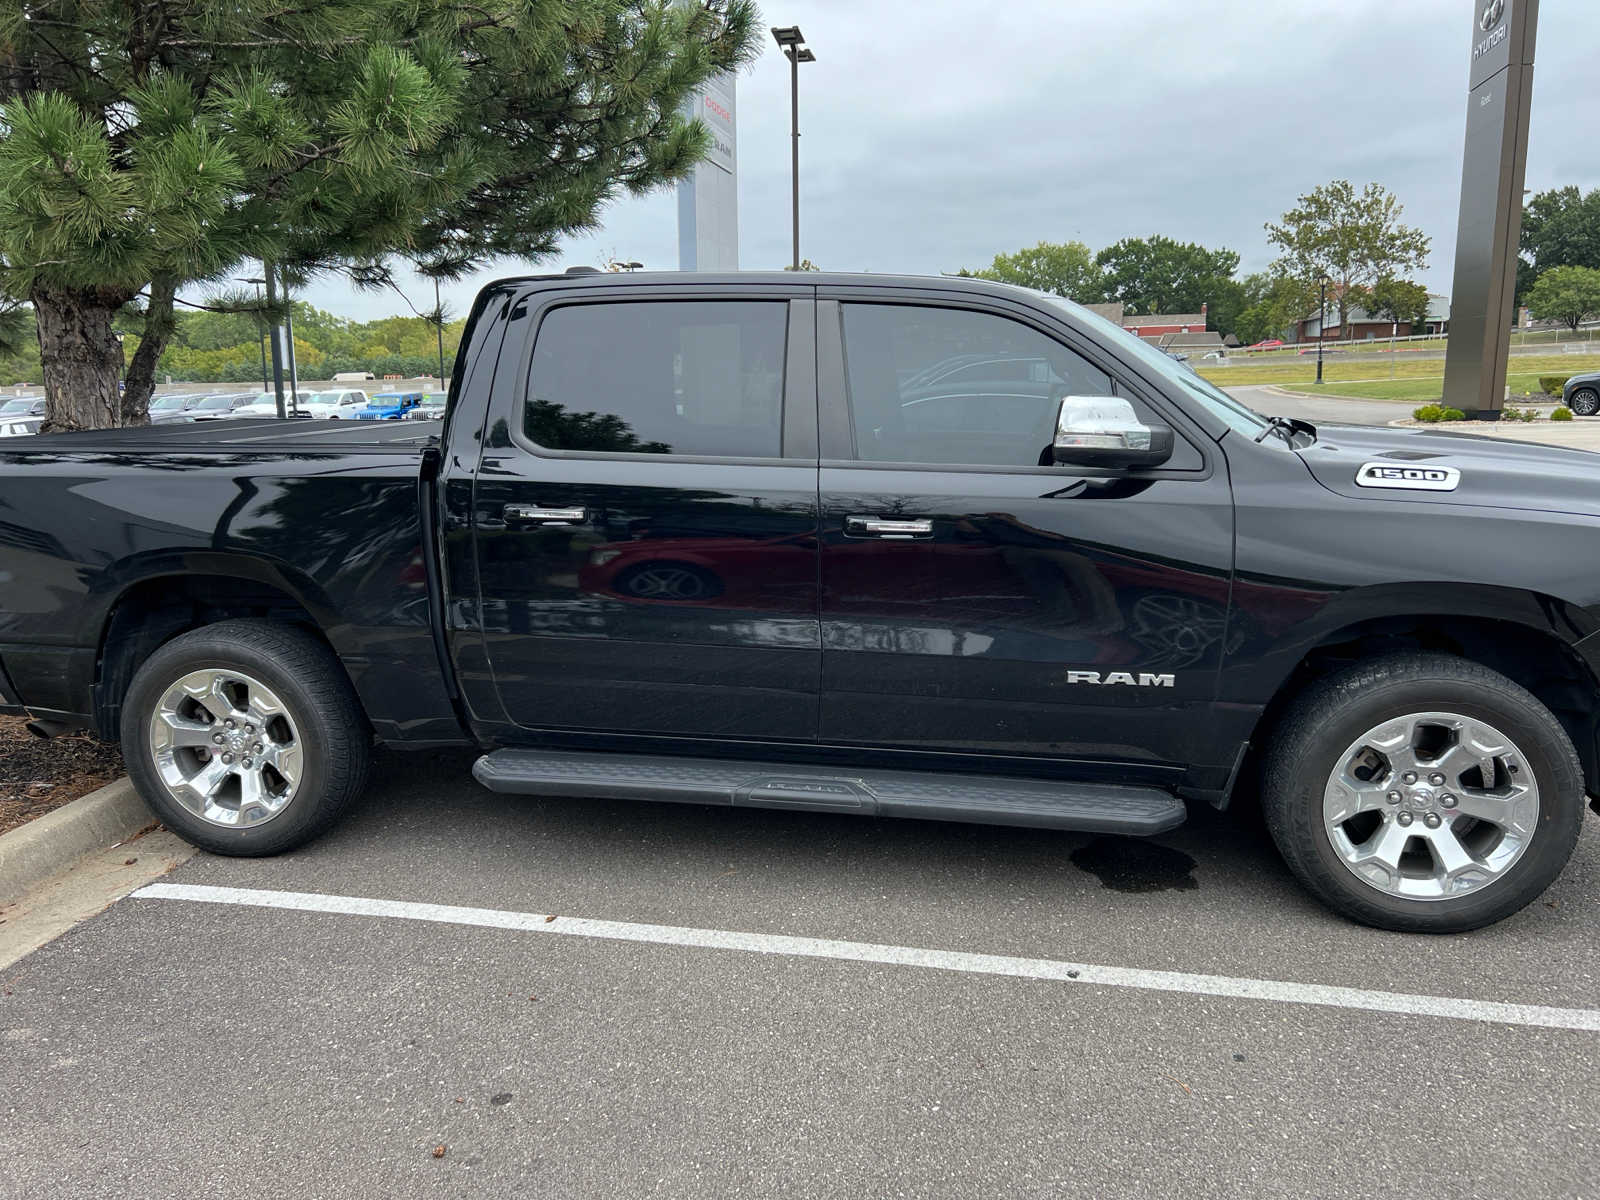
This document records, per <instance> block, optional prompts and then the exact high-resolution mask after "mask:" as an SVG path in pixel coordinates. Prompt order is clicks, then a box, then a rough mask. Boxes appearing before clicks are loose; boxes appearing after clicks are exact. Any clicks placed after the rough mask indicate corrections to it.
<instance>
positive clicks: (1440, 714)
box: [1262, 654, 1584, 933]
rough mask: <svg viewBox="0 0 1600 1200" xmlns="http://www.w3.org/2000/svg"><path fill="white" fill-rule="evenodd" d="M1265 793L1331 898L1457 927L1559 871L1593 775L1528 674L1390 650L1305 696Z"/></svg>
mask: <svg viewBox="0 0 1600 1200" xmlns="http://www.w3.org/2000/svg"><path fill="white" fill-rule="evenodd" d="M1262 805H1263V809H1264V812H1265V816H1266V819H1267V826H1268V828H1269V830H1270V831H1271V833H1272V837H1273V840H1274V841H1275V842H1276V843H1277V845H1278V849H1279V851H1280V852H1281V853H1282V854H1283V857H1284V861H1285V862H1287V863H1288V865H1289V868H1290V869H1291V870H1292V871H1293V872H1294V873H1295V875H1296V876H1297V877H1298V878H1299V879H1300V881H1301V882H1302V883H1303V884H1305V886H1306V887H1307V888H1309V889H1310V890H1311V891H1312V892H1313V893H1315V894H1316V895H1317V896H1318V897H1320V898H1321V899H1322V900H1323V901H1324V902H1325V903H1326V904H1328V905H1329V907H1331V908H1333V909H1335V910H1336V911H1338V912H1340V913H1343V914H1344V915H1345V916H1348V917H1351V918H1353V919H1354V920H1357V921H1360V922H1363V923H1364V924H1367V925H1374V926H1377V927H1379V928H1381V929H1394V930H1399V931H1402V932H1412V933H1460V932H1463V931H1465V930H1469V929H1477V928H1479V927H1481V926H1484V925H1490V924H1493V923H1494V922H1495V921H1499V920H1501V919H1502V918H1504V917H1508V916H1510V915H1511V914H1512V913H1514V912H1517V911H1519V910H1520V909H1522V908H1524V907H1525V906H1527V905H1528V904H1530V903H1532V901H1533V900H1535V899H1536V898H1537V897H1538V896H1539V895H1540V894H1541V893H1543V892H1544V890H1545V889H1546V888H1547V887H1549V886H1550V884H1551V883H1552V882H1553V881H1554V880H1555V878H1556V876H1558V875H1559V874H1560V873H1561V870H1562V868H1563V867H1564V866H1565V865H1566V862H1567V859H1568V858H1569V857H1570V856H1571V854H1572V850H1573V847H1574V845H1576V843H1577V839H1578V829H1579V825H1580V824H1581V822H1582V819H1583V808H1584V778H1583V770H1582V767H1581V766H1580V764H1579V762H1578V757H1577V755H1576V754H1575V753H1574V752H1573V748H1572V743H1571V741H1570V739H1569V738H1568V737H1567V733H1566V731H1565V730H1564V729H1563V728H1562V726H1561V723H1560V722H1559V721H1558V720H1556V718H1555V717H1554V715H1552V714H1551V712H1550V710H1549V709H1547V708H1546V707H1545V706H1544V705H1543V704H1541V703H1540V702H1539V701H1538V700H1537V699H1536V698H1535V697H1534V696H1533V695H1532V694H1531V693H1529V692H1528V691H1527V690H1526V689H1524V688H1522V687H1519V686H1518V685H1517V684H1515V683H1513V682H1512V681H1511V680H1509V679H1507V678H1506V677H1505V676H1504V675H1501V674H1499V673H1498V672H1496V671H1492V670H1490V669H1489V668H1487V667H1484V666H1482V665H1480V664H1478V663H1474V662H1471V661H1468V660H1465V659H1460V658H1452V657H1447V656H1445V655H1437V654H1406V655H1392V656H1386V657H1384V658H1380V659H1375V660H1373V661H1371V662H1367V663H1362V664H1360V665H1357V666H1354V667H1351V668H1350V669H1348V670H1346V671H1343V672H1340V673H1339V674H1337V675H1333V676H1330V677H1329V678H1327V679H1324V680H1321V681H1319V682H1318V683H1316V684H1314V685H1312V686H1311V687H1310V688H1308V689H1307V690H1306V691H1305V692H1304V693H1303V694H1302V695H1301V696H1300V697H1298V698H1297V699H1296V700H1295V701H1294V703H1293V704H1292V705H1291V707H1290V709H1289V711H1288V713H1287V714H1286V716H1285V718H1284V720H1283V722H1282V724H1281V725H1280V726H1279V727H1278V730H1277V732H1276V735H1275V736H1274V738H1273V741H1272V745H1271V746H1270V747H1269V748H1268V751H1267V755H1266V762H1265V773H1264V779H1263V788H1262Z"/></svg>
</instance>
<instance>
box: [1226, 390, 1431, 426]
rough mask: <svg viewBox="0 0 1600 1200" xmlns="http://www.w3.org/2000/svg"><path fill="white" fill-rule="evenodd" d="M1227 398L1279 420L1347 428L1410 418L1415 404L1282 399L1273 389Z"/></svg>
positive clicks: (1241, 392) (1239, 392) (1237, 392)
mask: <svg viewBox="0 0 1600 1200" xmlns="http://www.w3.org/2000/svg"><path fill="white" fill-rule="evenodd" d="M1224 390H1225V391H1226V392H1227V393H1228V394H1229V395H1230V396H1234V397H1236V398H1238V400H1239V401H1240V402H1241V403H1243V404H1247V405H1249V406H1250V407H1251V408H1253V409H1255V410H1256V411H1257V412H1260V413H1267V414H1270V415H1273V416H1280V417H1300V418H1301V419H1303V420H1306V421H1312V422H1315V423H1318V424H1320V423H1322V422H1324V421H1330V422H1342V423H1344V424H1348V425H1387V424H1388V423H1389V422H1390V421H1395V420H1399V419H1400V418H1402V417H1409V416H1410V415H1411V410H1412V409H1414V408H1415V407H1416V405H1414V404H1400V403H1395V402H1394V401H1390V400H1354V399H1345V398H1343V397H1340V396H1296V395H1285V394H1283V393H1281V392H1279V391H1277V390H1276V389H1275V388H1272V387H1231V388H1226V389H1224Z"/></svg>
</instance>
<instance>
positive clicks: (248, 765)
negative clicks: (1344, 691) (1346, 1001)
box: [244, 758, 1439, 824]
mask: <svg viewBox="0 0 1600 1200" xmlns="http://www.w3.org/2000/svg"><path fill="white" fill-rule="evenodd" d="M244 765H245V766H247V767H253V766H255V763H253V762H251V761H250V760H249V759H248V758H247V759H245V760H244ZM1433 820H1434V824H1438V822H1439V818H1438V817H1434V819H1433Z"/></svg>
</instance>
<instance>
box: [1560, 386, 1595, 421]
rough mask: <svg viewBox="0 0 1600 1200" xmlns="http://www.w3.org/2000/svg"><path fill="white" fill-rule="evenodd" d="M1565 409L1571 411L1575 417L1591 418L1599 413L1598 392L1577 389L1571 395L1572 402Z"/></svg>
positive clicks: (1588, 389)
mask: <svg viewBox="0 0 1600 1200" xmlns="http://www.w3.org/2000/svg"><path fill="white" fill-rule="evenodd" d="M1567 407H1568V408H1570V409H1572V415H1573V416H1575V417H1592V416H1594V415H1595V414H1596V413H1600V392H1597V391H1595V390H1594V389H1593V388H1579V389H1578V390H1577V391H1575V392H1573V393H1572V401H1571V403H1570V404H1568V406H1567Z"/></svg>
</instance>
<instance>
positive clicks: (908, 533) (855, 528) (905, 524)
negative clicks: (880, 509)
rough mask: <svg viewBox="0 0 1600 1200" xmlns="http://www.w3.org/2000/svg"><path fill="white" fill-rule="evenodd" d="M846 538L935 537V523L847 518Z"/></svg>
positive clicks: (924, 520)
mask: <svg viewBox="0 0 1600 1200" xmlns="http://www.w3.org/2000/svg"><path fill="white" fill-rule="evenodd" d="M844 532H845V536H846V537H873V538H889V539H893V540H897V541H898V540H902V539H906V538H925V537H932V536H933V522H932V521H931V520H929V519H928V518H926V517H919V518H916V519H913V520H901V519H895V518H889V517H846V518H845V519H844Z"/></svg>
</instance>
